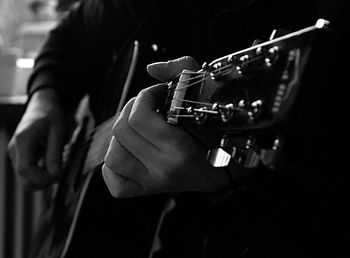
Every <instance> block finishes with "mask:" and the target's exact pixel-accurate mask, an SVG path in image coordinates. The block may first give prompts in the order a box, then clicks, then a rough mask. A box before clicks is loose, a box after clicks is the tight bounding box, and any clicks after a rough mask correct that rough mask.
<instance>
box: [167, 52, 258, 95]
mask: <svg viewBox="0 0 350 258" xmlns="http://www.w3.org/2000/svg"><path fill="white" fill-rule="evenodd" d="M261 58H263V56H258V57H256V58H253V59H250V60H248V61H245V62H244V64H245V65H247V64H249V63H252V62H255V61H257V60H259V59H261ZM231 66H232V64H227V65H225V66H222V67H220V68H216V69H214V70H213V71H211V72H210V73H217V72H218V73H220V72H221V70H225V69H226V68H228V67H231ZM199 72H200V73H201V74H199V75H198V76H195V77H191V78H188V79H184V80H181V81H178V82H177V83H176V84H174V85H171V87H172V88H175V89H174V91H181V90H184V89H187V88H189V87H192V86H196V85H199V83H201V82H204V81H206V80H208V79H211V78H212V76H210V75H209V76H206V77H203V79H201V80H198V81H195V82H193V83H191V84H188V85H186V86H185V87H182V88H181V89H176V87H177V86H178V84H179V83H184V82H187V81H191V80H193V79H198V78H201V77H202V76H203V74H204V76H205V75H206V74H207V72H202V71H198V72H184V73H183V74H198V73H199Z"/></svg>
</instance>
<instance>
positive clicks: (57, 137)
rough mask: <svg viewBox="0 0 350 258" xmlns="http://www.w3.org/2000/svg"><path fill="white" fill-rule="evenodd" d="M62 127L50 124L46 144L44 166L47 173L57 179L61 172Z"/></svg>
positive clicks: (63, 133)
mask: <svg viewBox="0 0 350 258" xmlns="http://www.w3.org/2000/svg"><path fill="white" fill-rule="evenodd" d="M64 135H65V132H64V129H63V127H62V126H60V125H56V126H52V127H51V128H50V131H49V135H48V141H47V144H46V146H47V147H46V153H45V167H46V169H47V173H48V175H49V176H50V177H51V178H52V179H53V180H55V179H57V178H58V176H59V175H60V174H61V173H62V152H63V147H64Z"/></svg>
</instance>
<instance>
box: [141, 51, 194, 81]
mask: <svg viewBox="0 0 350 258" xmlns="http://www.w3.org/2000/svg"><path fill="white" fill-rule="evenodd" d="M183 69H189V70H193V71H197V70H199V69H200V65H199V64H198V63H197V62H196V61H195V60H194V58H193V57H190V56H184V57H180V58H178V59H174V60H170V61H168V62H157V63H153V64H149V65H148V66H147V72H148V73H149V74H150V75H151V76H152V77H153V78H155V79H157V80H159V81H162V82H166V81H168V80H171V79H173V78H174V77H175V76H177V75H178V74H179V73H181V72H182V70H183Z"/></svg>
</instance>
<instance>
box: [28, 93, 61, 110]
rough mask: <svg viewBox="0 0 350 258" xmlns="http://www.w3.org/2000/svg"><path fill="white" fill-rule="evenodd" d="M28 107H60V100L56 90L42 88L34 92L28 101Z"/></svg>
mask: <svg viewBox="0 0 350 258" xmlns="http://www.w3.org/2000/svg"><path fill="white" fill-rule="evenodd" d="M28 104H29V105H34V106H37V105H40V106H41V105H45V106H51V107H52V106H54V107H57V108H59V107H60V99H59V96H58V93H57V92H56V90H54V89H52V88H42V89H40V90H37V91H35V92H34V93H33V94H32V95H31V96H30V99H29V103H28Z"/></svg>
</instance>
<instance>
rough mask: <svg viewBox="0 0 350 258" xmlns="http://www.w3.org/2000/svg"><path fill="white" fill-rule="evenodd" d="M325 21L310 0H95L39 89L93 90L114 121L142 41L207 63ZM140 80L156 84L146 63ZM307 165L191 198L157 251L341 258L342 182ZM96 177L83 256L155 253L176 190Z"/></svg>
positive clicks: (171, 217)
mask: <svg viewBox="0 0 350 258" xmlns="http://www.w3.org/2000/svg"><path fill="white" fill-rule="evenodd" d="M315 21H316V10H315V8H314V7H313V6H312V4H310V3H309V1H288V3H286V2H285V1H278V0H276V1H274V0H269V1H258V0H257V1H240V0H232V1H228V0H218V1H215V2H212V1H211V2H210V3H206V2H205V1H195V0H190V1H151V0H149V1H145V0H138V1H136V0H125V1H122V0H119V1H117V0H85V1H81V2H80V3H78V4H76V5H74V6H73V7H72V8H71V9H70V11H69V12H68V13H67V14H66V15H65V16H64V17H63V18H62V21H61V22H60V24H59V25H58V26H57V28H56V29H54V30H53V31H52V32H51V33H50V35H49V37H48V39H47V41H46V43H45V45H44V46H43V48H42V51H41V52H40V54H39V56H38V57H37V60H36V65H35V68H34V72H33V74H32V76H31V78H30V80H29V84H28V85H29V87H28V91H29V94H32V93H33V92H34V91H36V90H38V89H39V88H42V87H54V88H55V89H56V90H57V91H58V92H59V95H60V97H61V99H62V103H64V105H63V107H64V109H65V110H66V111H69V110H71V109H72V108H73V107H74V106H75V105H76V103H77V102H78V100H79V99H80V98H81V97H82V96H83V95H84V94H89V95H90V98H91V106H92V110H93V112H94V114H95V116H96V117H97V119H98V120H99V119H100V120H103V119H105V118H106V117H108V116H110V115H112V114H113V108H114V107H115V105H116V104H115V103H116V102H117V101H115V99H118V96H116V97H115V98H112V99H111V98H108V96H109V97H111V95H112V96H113V95H114V93H116V94H117V95H118V94H119V93H120V88H121V87H122V86H123V84H122V83H120V82H122V81H123V80H121V79H120V78H118V72H120V70H121V69H124V66H123V64H122V62H121V61H123V60H124V59H123V58H122V57H123V54H124V53H125V52H127V51H128V50H129V46H130V45H132V43H133V42H134V40H139V41H140V42H141V44H143V46H145V47H144V48H143V49H145V52H144V53H146V55H145V56H144V57H143V58H144V60H143V61H144V63H145V64H146V63H147V60H149V62H153V61H165V60H168V59H172V58H177V57H180V56H184V55H190V56H193V57H194V58H195V59H197V61H198V62H199V63H203V62H205V61H211V60H213V59H215V58H217V57H220V56H223V55H226V54H229V53H232V52H235V51H237V50H240V49H243V48H246V47H249V46H250V45H251V44H252V43H253V40H254V39H256V38H258V39H262V40H266V39H267V38H268V37H269V35H270V33H271V32H272V30H273V29H275V28H284V29H289V30H296V29H301V28H303V27H305V26H309V25H312V24H314V22H315ZM154 44H156V46H157V49H158V50H157V51H153V50H152V47H151V46H152V45H154ZM155 52H157V53H155ZM149 53H151V55H150V56H147V54H149ZM160 59H162V60H160ZM136 81H137V82H138V83H135V85H138V86H137V87H136V88H134V89H133V90H132V91H131V93H130V94H129V97H131V96H133V95H135V94H136V93H137V92H138V90H140V89H141V88H144V87H147V86H149V85H150V84H151V83H153V81H152V80H151V79H150V78H149V77H148V76H147V75H146V72H145V69H143V70H142V69H141V72H140V75H138V76H137V78H136ZM116 82H118V83H116ZM111 92H112V93H113V94H109V93H111ZM118 92H119V93H118ZM102 103H103V104H104V105H101V104H102ZM106 106H107V107H109V108H108V110H107V111H106V110H105V107H106ZM101 117H103V118H101ZM306 138H307V137H306ZM303 147H305V146H303ZM303 151H305V149H304V150H303ZM303 153H304V152H303ZM299 165H300V164H291V165H290V167H289V168H288V169H286V171H283V172H282V173H270V172H266V171H262V172H261V174H259V175H258V176H257V177H256V178H255V179H254V180H253V182H252V183H251V184H250V185H248V186H246V187H243V188H242V190H241V191H238V192H237V193H235V194H233V195H232V196H231V197H230V198H228V199H222V200H221V201H219V202H215V203H211V202H210V198H211V196H208V195H207V194H200V193H185V194H183V195H180V196H179V197H178V198H177V202H178V206H177V208H175V209H174V210H173V211H172V212H170V213H169V214H168V215H167V216H166V218H165V221H164V225H163V227H162V230H161V232H160V237H161V240H162V243H161V250H160V251H159V252H158V254H157V255H156V256H155V257H220V258H224V257H269V258H271V257H320V256H323V255H324V254H328V255H329V256H328V257H334V256H332V251H333V250H332V248H333V247H334V246H335V245H336V243H337V240H335V239H334V238H332V237H329V235H330V234H333V233H335V232H336V231H335V230H334V228H333V226H332V224H330V223H329V221H330V220H332V221H334V216H333V214H330V212H329V209H333V208H334V209H335V210H336V209H338V208H339V206H337V205H334V207H333V204H334V203H332V200H333V197H332V196H333V194H334V192H332V190H330V189H332V184H329V182H327V181H328V180H327V177H325V175H324V174H321V175H320V174H319V175H317V172H318V169H319V166H317V169H316V168H313V169H311V170H310V169H309V166H306V168H300V166H299ZM315 174H316V175H315ZM96 177H98V178H97V179H96V181H95V182H94V183H93V184H92V186H91V187H90V189H92V190H90V191H91V193H89V194H88V197H91V199H90V201H87V203H86V205H85V207H84V208H83V212H82V215H81V222H80V224H79V225H78V228H77V234H76V235H75V239H74V240H73V247H72V250H71V253H70V255H71V257H80V256H82V257H147V252H148V247H149V246H150V244H151V242H152V239H153V232H154V229H155V225H156V223H157V219H158V218H159V213H160V211H161V205H160V203H161V204H162V203H163V202H164V199H163V198H162V197H158V196H156V197H146V198H144V197H141V198H135V199H133V200H130V199H128V200H116V199H113V198H112V197H109V196H108V191H107V189H106V187H104V183H103V182H102V179H101V177H100V175H99V174H98V175H97V176H96ZM325 178H326V179H325ZM96 189H98V190H96ZM329 194H330V195H329ZM330 203H332V205H330ZM323 222H325V223H323ZM100 223H101V224H100ZM337 226H339V225H337Z"/></svg>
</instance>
